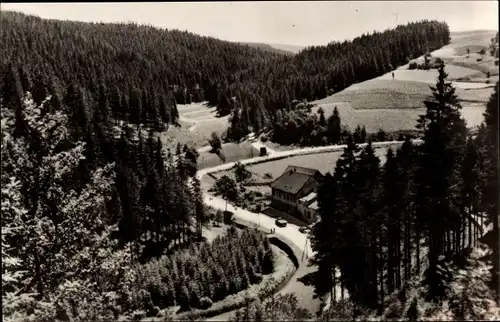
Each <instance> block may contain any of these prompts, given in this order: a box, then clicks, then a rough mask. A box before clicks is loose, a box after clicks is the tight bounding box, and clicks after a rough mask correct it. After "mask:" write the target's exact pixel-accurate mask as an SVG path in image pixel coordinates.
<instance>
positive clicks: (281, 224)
mask: <svg viewBox="0 0 500 322" xmlns="http://www.w3.org/2000/svg"><path fill="white" fill-rule="evenodd" d="M286 224H288V221H286V220H285V219H282V218H277V219H276V226H278V227H286Z"/></svg>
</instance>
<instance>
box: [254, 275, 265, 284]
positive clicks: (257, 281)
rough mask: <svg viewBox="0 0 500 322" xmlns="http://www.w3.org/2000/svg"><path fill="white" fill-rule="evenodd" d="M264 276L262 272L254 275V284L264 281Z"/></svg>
mask: <svg viewBox="0 0 500 322" xmlns="http://www.w3.org/2000/svg"><path fill="white" fill-rule="evenodd" d="M263 279H264V277H263V276H262V274H260V273H255V275H254V276H253V277H252V284H258V283H260V282H262V280H263Z"/></svg>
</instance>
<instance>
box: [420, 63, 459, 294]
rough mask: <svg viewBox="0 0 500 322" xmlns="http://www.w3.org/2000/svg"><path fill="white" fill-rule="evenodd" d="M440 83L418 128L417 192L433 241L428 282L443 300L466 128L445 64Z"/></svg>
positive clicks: (431, 240)
mask: <svg viewBox="0 0 500 322" xmlns="http://www.w3.org/2000/svg"><path fill="white" fill-rule="evenodd" d="M438 72H439V77H438V82H437V84H436V87H435V88H431V89H432V90H433V96H434V97H433V99H429V100H427V101H425V102H424V103H425V105H426V108H427V112H426V114H425V115H423V116H421V118H420V120H419V124H418V127H420V128H423V129H424V143H423V145H422V146H421V158H420V160H419V170H418V174H417V176H416V178H417V180H418V184H417V194H418V200H419V201H420V202H419V204H418V205H417V206H418V213H419V218H420V219H421V220H422V221H423V222H424V223H425V225H426V229H427V232H428V243H429V252H428V259H429V268H428V270H427V274H426V275H427V276H426V283H427V284H428V285H429V297H430V298H432V299H439V298H440V297H441V296H443V295H444V293H443V292H444V291H445V290H444V289H443V288H442V287H440V285H442V284H441V280H440V279H441V277H440V275H439V274H438V258H439V256H440V255H444V250H445V246H446V245H445V244H444V243H443V238H444V235H445V233H446V231H449V230H450V229H452V227H453V223H455V222H456V218H457V217H460V213H459V209H457V206H456V205H457V204H458V201H457V199H456V198H457V196H456V193H455V190H456V189H458V186H457V180H458V178H457V176H456V169H457V168H459V167H458V165H459V163H460V159H461V154H462V150H463V146H464V144H463V143H464V142H462V141H464V140H465V135H466V128H465V123H464V121H463V119H461V117H460V108H461V106H460V104H459V103H458V99H457V96H456V95H455V89H454V88H453V87H452V86H451V84H449V83H447V82H446V77H447V74H446V72H445V71H444V65H441V66H440V67H439V68H438Z"/></svg>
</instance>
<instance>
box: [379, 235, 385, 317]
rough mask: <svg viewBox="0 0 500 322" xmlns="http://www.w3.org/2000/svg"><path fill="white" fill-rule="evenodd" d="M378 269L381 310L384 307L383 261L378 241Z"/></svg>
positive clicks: (380, 244)
mask: <svg viewBox="0 0 500 322" xmlns="http://www.w3.org/2000/svg"><path fill="white" fill-rule="evenodd" d="M379 254H380V257H379V266H380V268H379V271H380V306H381V310H383V309H384V307H385V302H384V297H385V292H384V261H383V260H382V243H379Z"/></svg>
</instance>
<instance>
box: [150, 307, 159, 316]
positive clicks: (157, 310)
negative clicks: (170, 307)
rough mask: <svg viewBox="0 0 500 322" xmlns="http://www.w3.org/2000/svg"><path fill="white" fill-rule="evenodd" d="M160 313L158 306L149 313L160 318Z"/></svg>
mask: <svg viewBox="0 0 500 322" xmlns="http://www.w3.org/2000/svg"><path fill="white" fill-rule="evenodd" d="M159 313H160V308H159V307H158V306H153V308H152V309H151V311H150V312H149V316H158V314H159Z"/></svg>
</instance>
